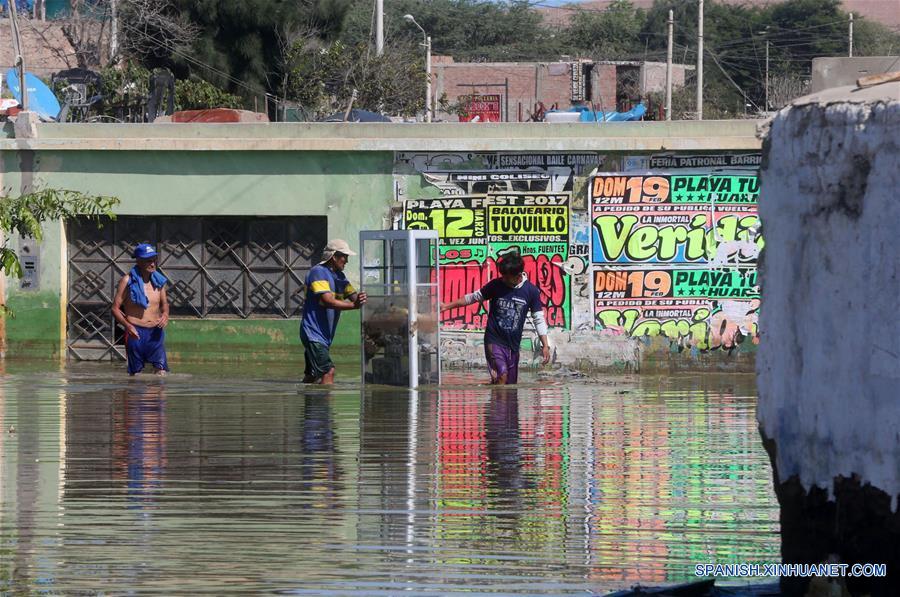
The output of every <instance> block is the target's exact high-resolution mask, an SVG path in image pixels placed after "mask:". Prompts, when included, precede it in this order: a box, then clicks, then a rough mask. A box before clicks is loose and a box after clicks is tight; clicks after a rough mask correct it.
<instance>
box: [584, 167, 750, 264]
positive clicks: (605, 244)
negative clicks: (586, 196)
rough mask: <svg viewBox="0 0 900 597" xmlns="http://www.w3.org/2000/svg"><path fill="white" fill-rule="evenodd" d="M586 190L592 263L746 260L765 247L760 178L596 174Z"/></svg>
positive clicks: (734, 262)
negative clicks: (759, 232)
mask: <svg viewBox="0 0 900 597" xmlns="http://www.w3.org/2000/svg"><path fill="white" fill-rule="evenodd" d="M589 191H590V204H591V218H592V242H591V261H592V262H593V263H595V264H619V265H640V264H644V263H691V264H697V265H702V264H709V263H714V264H721V265H728V264H731V265H741V264H747V265H749V264H751V263H752V262H754V261H755V259H756V255H757V254H758V252H759V248H760V247H761V246H762V239H761V238H760V237H758V235H757V229H758V217H757V202H758V199H759V182H758V179H757V177H756V176H755V175H748V174H721V175H720V174H715V175H714V174H653V175H623V174H599V175H597V176H595V177H594V178H593V179H592V180H591V183H590V187H589ZM720 249H721V251H720ZM719 253H723V254H722V255H720V254H719Z"/></svg>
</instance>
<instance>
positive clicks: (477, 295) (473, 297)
mask: <svg viewBox="0 0 900 597" xmlns="http://www.w3.org/2000/svg"><path fill="white" fill-rule="evenodd" d="M483 300H485V296H484V288H482V289H481V290H476V291H475V292H470V293H469V294H466V295H463V296H461V297H459V298H458V299H456V300H455V301H450V302H449V303H445V304H443V305H441V311H448V310H450V309H458V308H460V307H468V306H469V305H471V304H473V303H480V302H482V301H483Z"/></svg>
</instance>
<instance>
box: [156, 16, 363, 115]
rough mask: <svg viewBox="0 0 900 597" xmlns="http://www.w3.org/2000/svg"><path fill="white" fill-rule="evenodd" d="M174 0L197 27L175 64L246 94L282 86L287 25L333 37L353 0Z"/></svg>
mask: <svg viewBox="0 0 900 597" xmlns="http://www.w3.org/2000/svg"><path fill="white" fill-rule="evenodd" d="M174 1H175V4H176V6H177V8H178V10H179V11H180V13H181V14H182V15H183V16H184V17H185V18H187V19H188V20H189V21H190V22H192V23H194V24H195V25H196V26H198V28H199V34H198V37H197V39H196V40H195V42H194V43H193V44H192V47H191V51H190V53H189V55H176V56H173V57H172V64H173V66H174V67H175V70H176V71H177V72H178V74H180V75H181V76H185V75H187V74H188V73H196V74H199V75H201V76H202V77H203V78H204V79H206V80H208V81H210V82H211V83H213V84H214V85H216V86H217V87H220V88H222V89H225V90H227V91H230V92H232V93H236V94H239V95H242V96H244V97H253V96H254V95H256V96H259V95H260V94H262V93H271V94H279V93H280V92H281V88H282V86H283V84H284V73H285V70H286V66H285V60H284V34H285V31H290V30H296V29H304V28H310V29H312V30H314V31H315V32H316V35H317V36H319V38H320V39H321V40H323V41H328V40H331V39H334V38H336V37H337V35H338V33H339V32H340V31H341V29H342V27H343V22H344V18H345V17H346V14H347V9H348V8H349V6H350V0H303V1H301V2H297V1H296V0H290V1H288V0H249V1H243V2H237V1H235V0H230V1H220V0H174Z"/></svg>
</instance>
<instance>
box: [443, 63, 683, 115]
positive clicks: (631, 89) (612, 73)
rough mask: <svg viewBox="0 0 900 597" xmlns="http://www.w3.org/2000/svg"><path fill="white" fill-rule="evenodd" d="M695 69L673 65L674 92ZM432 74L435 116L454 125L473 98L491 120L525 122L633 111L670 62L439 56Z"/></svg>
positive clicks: (661, 85)
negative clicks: (573, 110)
mask: <svg viewBox="0 0 900 597" xmlns="http://www.w3.org/2000/svg"><path fill="white" fill-rule="evenodd" d="M692 70H694V67H693V66H691V65H685V64H675V65H673V67H672V86H673V88H676V89H677V88H678V87H682V86H684V84H685V78H686V73H687V72H688V71H692ZM432 71H433V77H434V93H433V98H434V102H435V117H436V118H438V119H442V120H450V121H454V122H455V121H456V120H458V118H459V117H458V112H456V111H455V110H454V108H455V109H457V110H458V109H459V108H460V107H464V106H466V105H468V104H469V103H471V102H472V101H473V100H474V102H475V104H477V105H478V106H479V108H480V110H481V111H483V112H484V113H485V114H491V115H492V116H491V117H490V118H488V119H490V120H499V121H502V122H523V121H528V120H531V119H532V117H533V116H535V115H536V114H537V113H540V112H541V111H543V110H550V109H552V108H553V107H557V108H559V109H563V110H565V109H567V108H569V107H570V106H572V105H576V104H589V105H591V106H592V107H595V108H597V109H599V110H602V111H605V112H607V111H613V110H618V111H624V110H628V109H630V108H631V107H632V106H634V105H635V104H636V103H638V102H639V101H640V100H641V99H644V98H646V96H647V94H648V93H653V92H664V91H665V86H666V64H665V63H664V62H631V61H590V60H570V61H556V62H456V61H454V60H453V58H452V57H451V56H434V57H432ZM448 108H449V109H448ZM493 116H498V117H497V118H495V117H493ZM465 119H466V117H463V120H465ZM481 119H482V120H485V119H486V118H481Z"/></svg>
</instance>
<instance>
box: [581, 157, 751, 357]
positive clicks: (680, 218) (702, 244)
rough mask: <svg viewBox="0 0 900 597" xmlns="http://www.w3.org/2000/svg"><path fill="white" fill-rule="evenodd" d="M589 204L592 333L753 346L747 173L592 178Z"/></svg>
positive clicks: (706, 345) (706, 346) (705, 345)
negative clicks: (750, 341) (746, 342)
mask: <svg viewBox="0 0 900 597" xmlns="http://www.w3.org/2000/svg"><path fill="white" fill-rule="evenodd" d="M685 163H686V162H685ZM589 200H590V206H591V234H592V238H591V262H592V264H593V266H594V271H593V278H594V279H593V290H594V318H595V321H594V324H595V329H598V330H606V331H609V332H611V333H614V334H624V335H628V336H651V337H652V336H665V337H667V338H669V339H670V340H672V341H677V342H678V343H681V344H682V345H690V346H692V347H696V348H700V349H704V350H706V349H710V348H716V347H727V348H731V347H733V346H735V345H736V344H737V343H739V342H740V341H742V339H743V338H745V337H752V338H754V341H755V338H756V334H757V328H756V322H757V313H758V309H759V288H758V285H757V279H756V278H757V271H756V259H757V257H758V254H759V250H760V249H761V247H762V244H763V240H762V238H761V237H760V236H759V234H758V229H759V222H758V215H757V203H758V200H759V182H758V180H757V177H756V175H755V173H750V172H728V173H696V172H685V173H681V172H679V173H672V172H669V173H643V174H623V173H601V174H597V175H596V176H595V177H593V178H592V179H591V181H590V185H589Z"/></svg>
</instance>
